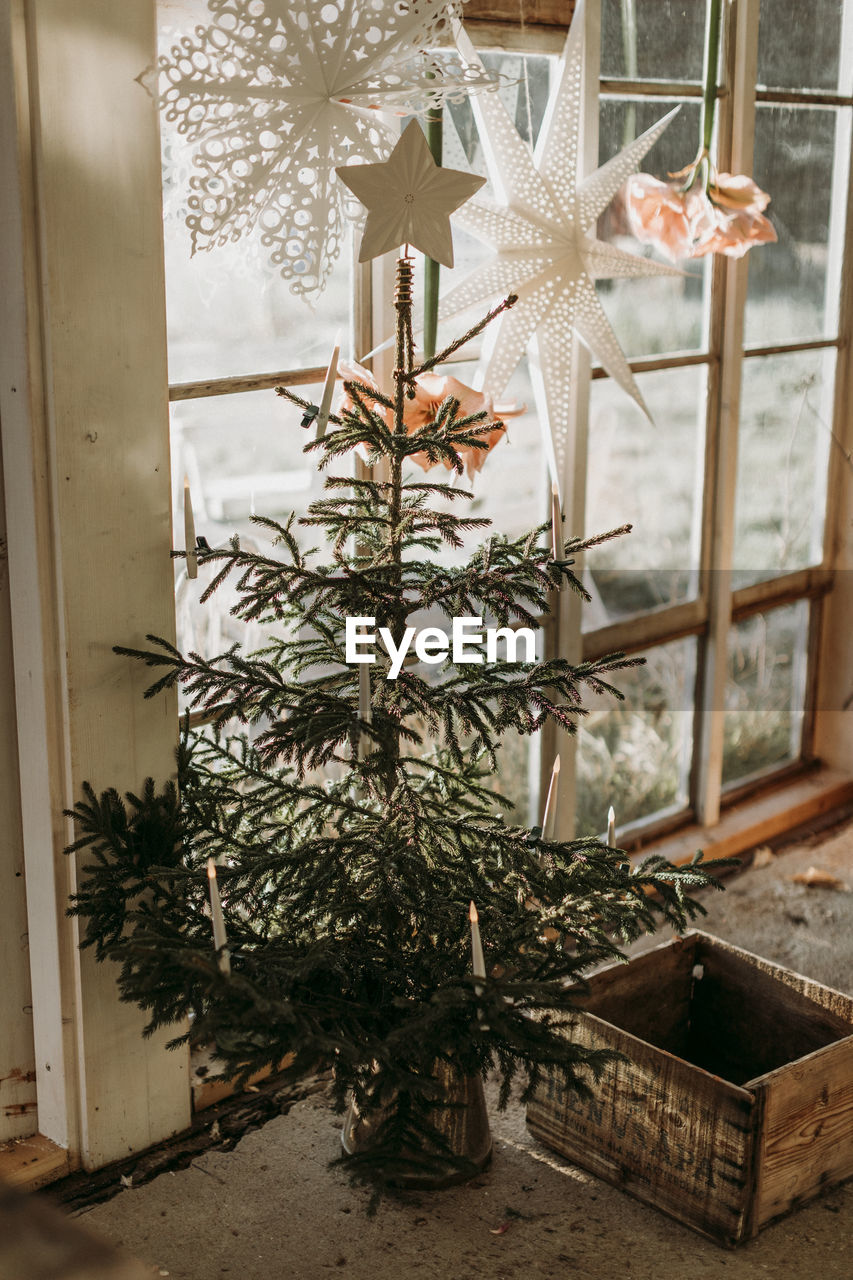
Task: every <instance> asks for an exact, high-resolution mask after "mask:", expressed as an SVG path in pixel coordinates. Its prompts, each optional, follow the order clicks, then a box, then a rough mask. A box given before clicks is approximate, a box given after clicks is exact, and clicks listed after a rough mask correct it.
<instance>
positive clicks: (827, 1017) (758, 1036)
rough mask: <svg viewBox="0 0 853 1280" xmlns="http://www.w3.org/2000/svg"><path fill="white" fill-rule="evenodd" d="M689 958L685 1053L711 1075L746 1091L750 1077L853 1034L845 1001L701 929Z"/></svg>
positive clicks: (852, 1015)
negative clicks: (697, 973)
mask: <svg viewBox="0 0 853 1280" xmlns="http://www.w3.org/2000/svg"><path fill="white" fill-rule="evenodd" d="M696 961H697V963H698V964H701V965H702V969H703V974H702V977H701V978H700V979H698V980H697V981H696V982H695V983H694V991H693V1001H692V1006H691V1014H690V1032H689V1036H688V1040H687V1047H686V1051H685V1056H686V1057H687V1059H688V1060H689V1061H690V1062H694V1063H696V1064H698V1065H700V1066H702V1067H704V1068H705V1070H706V1071H710V1072H712V1073H713V1074H714V1075H719V1076H722V1077H723V1078H724V1079H726V1080H730V1081H732V1082H733V1083H735V1084H741V1085H744V1086H745V1087H747V1088H751V1087H752V1086H751V1084H750V1083H748V1082H750V1081H753V1080H754V1079H755V1077H757V1076H761V1075H764V1074H766V1073H767V1072H770V1071H774V1070H775V1069H776V1068H777V1067H781V1066H783V1065H784V1064H786V1063H791V1062H793V1061H795V1060H796V1059H798V1058H803V1057H805V1056H806V1055H807V1054H810V1053H813V1052H814V1051H815V1050H816V1049H820V1048H822V1047H823V1046H825V1045H827V1044H830V1043H832V1042H835V1041H837V1040H839V1039H842V1038H844V1037H847V1036H849V1035H850V1034H851V1032H853V1001H850V1000H849V999H848V998H847V997H846V996H842V995H840V994H839V993H837V992H832V991H830V990H829V988H825V987H821V986H820V984H819V983H813V982H811V981H810V980H809V979H807V978H802V977H801V976H800V975H799V974H794V973H791V972H790V970H786V969H783V968H781V967H779V966H778V965H773V964H770V963H769V962H767V961H765V960H761V959H760V958H759V957H758V956H754V955H751V954H750V953H749V952H748V951H743V950H741V949H740V948H739V947H733V946H730V945H728V944H726V943H723V942H721V941H719V940H718V939H716V938H710V937H708V936H707V935H704V934H699V935H698V937H697V946H696ZM818 991H820V993H821V994H822V998H821V999H816V998H814V996H815V994H816V993H817V992H818Z"/></svg>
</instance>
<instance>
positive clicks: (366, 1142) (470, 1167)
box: [341, 1062, 492, 1191]
mask: <svg viewBox="0 0 853 1280" xmlns="http://www.w3.org/2000/svg"><path fill="white" fill-rule="evenodd" d="M434 1075H435V1079H436V1080H437V1081H438V1083H439V1084H440V1085H441V1088H442V1092H443V1095H444V1098H445V1099H446V1105H437V1106H436V1107H435V1108H434V1109H433V1110H432V1112H431V1115H430V1123H431V1125H432V1127H433V1128H434V1129H435V1130H437V1131H438V1133H439V1134H440V1135H441V1137H442V1138H443V1139H444V1141H445V1142H446V1143H447V1144H448V1146H449V1148H450V1151H451V1152H452V1154H453V1156H454V1157H456V1158H457V1159H462V1160H464V1161H465V1162H466V1163H465V1167H464V1168H460V1167H459V1166H458V1165H457V1164H454V1163H450V1162H448V1161H446V1160H442V1152H441V1151H440V1150H439V1149H438V1148H437V1147H436V1146H435V1145H434V1144H431V1143H428V1142H425V1144H424V1147H423V1149H422V1151H421V1152H415V1151H409V1152H404V1153H403V1154H404V1155H406V1154H411V1155H418V1154H422V1155H425V1156H427V1157H429V1158H430V1159H431V1160H432V1159H433V1158H434V1159H435V1161H437V1164H436V1166H435V1168H434V1169H425V1170H422V1171H421V1170H417V1171H415V1170H413V1171H412V1172H411V1173H397V1174H394V1176H393V1177H392V1178H389V1179H388V1181H389V1183H390V1184H391V1185H393V1186H395V1187H401V1188H404V1189H406V1190H411V1191H440V1190H441V1189H442V1188H444V1187H453V1186H457V1185H458V1184H459V1183H462V1182H467V1181H468V1180H469V1179H470V1178H473V1177H476V1175H477V1174H478V1173H480V1172H482V1170H483V1169H485V1168H486V1166H487V1165H488V1164H489V1162H490V1160H491V1158H492V1135H491V1132H490V1130H489V1117H488V1113H487V1111H486V1098H485V1094H484V1092H483V1081H482V1079H481V1078H480V1076H462V1075H460V1074H459V1072H458V1071H454V1069H453V1068H452V1067H451V1066H450V1065H449V1064H448V1063H446V1062H441V1063H437V1064H436V1067H435V1072H434ZM385 1114H386V1112H385V1108H383V1107H377V1108H376V1109H375V1110H371V1111H366V1112H361V1111H359V1109H358V1107H357V1106H356V1104H355V1100H354V1099H353V1101H352V1102H350V1106H349V1110H348V1111H347V1114H346V1119H345V1120H344V1127H343V1130H342V1132H341V1145H342V1146H343V1149H344V1153H345V1154H346V1155H348V1156H352V1155H359V1154H367V1153H369V1152H370V1150H371V1148H372V1147H373V1146H374V1143H375V1139H376V1132H377V1130H378V1128H379V1126H380V1124H381V1123H382V1120H383V1118H384V1116H385Z"/></svg>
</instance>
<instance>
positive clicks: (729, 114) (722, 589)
mask: <svg viewBox="0 0 853 1280" xmlns="http://www.w3.org/2000/svg"><path fill="white" fill-rule="evenodd" d="M733 12H734V25H735V30H734V31H733V32H732V33H731V35H732V36H733V37H734V38H733V39H730V40H729V44H728V47H729V50H730V51H733V53H734V55H735V56H734V61H732V58H731V56H730V58H729V65H728V66H727V69H726V77H727V79H726V82H727V83H728V84H729V85H731V95H730V96H729V97H728V98H726V99H723V101H722V107H721V111H720V123H719V128H718V132H719V154H718V157H717V163H718V165H719V167H720V168H721V169H727V170H729V171H730V172H731V173H751V172H752V149H753V133H754V129H755V77H756V67H757V63H758V0H739V3H738V4H737V6H736V7H735V8H734V11H733ZM748 269H749V268H748V263H747V262H746V260H745V259H743V260H741V261H736V260H735V259H733V258H729V259H727V260H726V261H725V263H719V262H718V263H717V264H715V268H714V271H715V285H722V287H723V288H722V299H723V303H722V306H721V307H719V308H717V309H715V315H714V322H715V331H714V333H713V335H712V345H713V348H714V350H715V351H719V354H720V365H719V371H718V375H717V377H716V378H715V381H714V385H713V387H712V393H711V394H710V395H709V416H708V441H709V446H710V447H711V448H712V449H713V458H712V473H711V477H710V481H708V482H706V486H705V492H706V498H705V502H706V510H705V533H706V538H705V551H704V554H705V557H706V561H705V563H704V564H703V566H702V567H703V569H706V570H712V572H710V574H709V575H708V583H709V588H708V591H709V594H708V606H709V627H708V636H707V640H706V643H705V645H704V650H703V671H702V679H701V683H700V688H701V725H702V729H701V735H700V739H699V743H698V752H696V753H695V759H696V765H695V774H694V776H695V778H696V780H697V781H698V784H699V786H698V792H697V800H696V809H697V813H698V816H699V819H700V821H701V822H702V824H703V825H704V826H706V827H713V826H716V824H717V823H718V822H719V819H720V802H721V796H722V769H723V742H724V727H725V726H724V722H725V705H726V699H725V693H726V682H727V680H728V639H729V628H730V625H731V582H730V577H729V574H730V571H731V568H732V564H733V558H734V537H735V498H736V490H737V456H738V431H739V419H740V387H741V361H742V355H743V313H744V306H745V303H746V288H747V272H748ZM709 456H710V455H709ZM709 507H710V509H709ZM708 535H710V536H708ZM708 556H710V557H711V559H710V561H709V560H708V559H707V557H708Z"/></svg>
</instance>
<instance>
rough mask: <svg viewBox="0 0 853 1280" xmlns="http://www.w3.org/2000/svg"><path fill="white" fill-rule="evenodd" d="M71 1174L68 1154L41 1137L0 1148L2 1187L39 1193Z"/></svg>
mask: <svg viewBox="0 0 853 1280" xmlns="http://www.w3.org/2000/svg"><path fill="white" fill-rule="evenodd" d="M70 1172H71V1157H70V1155H69V1153H68V1151H66V1150H65V1148H64V1147H58V1146H57V1145H56V1143H55V1142H51V1141H50V1139H49V1138H45V1137H43V1136H42V1135H41V1134H40V1133H37V1134H34V1135H33V1137H31V1138H15V1139H14V1140H13V1141H12V1142H5V1143H2V1144H0V1183H2V1184H3V1185H5V1186H8V1187H18V1188H19V1189H20V1190H22V1191H36V1190H37V1189H38V1188H39V1187H44V1186H46V1185H47V1184H48V1183H49V1182H55V1181H56V1180H57V1178H64V1177H65V1175H66V1174H67V1173H70Z"/></svg>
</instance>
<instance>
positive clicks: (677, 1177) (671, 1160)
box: [527, 1014, 753, 1244]
mask: <svg viewBox="0 0 853 1280" xmlns="http://www.w3.org/2000/svg"><path fill="white" fill-rule="evenodd" d="M571 1038H572V1040H574V1041H575V1042H577V1043H580V1044H583V1045H587V1046H589V1047H591V1048H608V1049H615V1050H617V1051H618V1052H620V1053H623V1054H624V1055H625V1056H626V1058H627V1061H626V1062H619V1063H614V1064H612V1065H610V1066H608V1067H607V1068H606V1070H605V1073H604V1076H603V1078H602V1080H601V1082H600V1083H599V1084H597V1085H595V1086H594V1095H593V1097H592V1098H591V1099H582V1098H579V1097H578V1096H577V1094H575V1093H574V1092H572V1091H571V1090H567V1089H566V1088H565V1087H564V1085H563V1082H562V1081H561V1079H560V1078H559V1076H558V1075H556V1074H554V1075H551V1076H549V1078H548V1081H547V1084H546V1085H545V1086H544V1088H543V1089H541V1090H540V1092H539V1094H538V1095H537V1097H536V1099H535V1100H534V1101H533V1102H531V1103H530V1105H529V1107H528V1110H527V1123H528V1125H529V1126H530V1128H531V1130H532V1131H533V1133H534V1134H535V1135H536V1136H537V1137H538V1138H540V1139H541V1140H542V1141H543V1142H545V1143H546V1144H547V1145H548V1146H549V1147H553V1148H554V1149H555V1150H556V1151H559V1152H560V1153H561V1155H564V1156H566V1157H568V1159H570V1160H573V1161H575V1162H576V1163H577V1164H579V1165H581V1166H582V1167H583V1168H585V1169H588V1170H589V1171H590V1172H591V1173H595V1174H597V1175H598V1176H599V1177H603V1178H605V1179H606V1180H607V1181H608V1182H614V1183H616V1185H617V1186H619V1187H621V1188H622V1189H623V1190H625V1191H628V1192H629V1193H630V1194H631V1195H632V1196H635V1197H636V1198H637V1199H638V1200H643V1201H645V1202H646V1203H648V1204H652V1205H654V1206H655V1207H656V1208H659V1209H663V1210H664V1211H665V1212H666V1213H668V1214H669V1215H670V1216H671V1217H673V1218H676V1219H677V1220H678V1221H679V1222H683V1223H684V1224H685V1225H686V1226H689V1227H693V1228H694V1230H697V1231H700V1232H702V1233H703V1234H704V1235H707V1236H710V1237H711V1239H714V1240H720V1241H722V1242H723V1243H726V1244H734V1243H736V1242H737V1241H738V1240H739V1239H740V1238H741V1235H742V1233H743V1229H744V1222H745V1217H746V1210H747V1196H746V1186H747V1181H748V1176H749V1167H750V1161H751V1158H752V1150H753V1097H752V1095H751V1094H750V1093H747V1092H746V1090H744V1089H739V1088H737V1087H736V1086H735V1085H731V1084H727V1083H726V1082H725V1081H722V1080H716V1079H714V1077H713V1076H710V1075H708V1074H707V1072H705V1071H702V1070H701V1069H700V1068H698V1067H694V1066H691V1065H690V1064H689V1063H686V1062H683V1061H681V1060H680V1059H679V1058H676V1057H675V1056H673V1055H672V1054H669V1053H665V1052H663V1051H662V1050H660V1049H656V1048H653V1047H651V1046H649V1045H646V1044H644V1043H643V1042H642V1041H641V1040H638V1039H636V1037H634V1036H630V1035H628V1034H627V1033H626V1032H624V1031H621V1030H619V1029H618V1028H617V1027H612V1026H610V1025H609V1024H608V1023H606V1022H602V1021H601V1020H600V1019H598V1018H595V1017H593V1016H592V1015H589V1014H580V1015H579V1016H578V1019H577V1022H576V1023H575V1026H574V1028H573V1030H572V1031H571Z"/></svg>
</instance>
